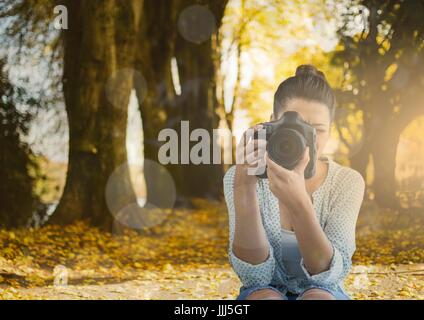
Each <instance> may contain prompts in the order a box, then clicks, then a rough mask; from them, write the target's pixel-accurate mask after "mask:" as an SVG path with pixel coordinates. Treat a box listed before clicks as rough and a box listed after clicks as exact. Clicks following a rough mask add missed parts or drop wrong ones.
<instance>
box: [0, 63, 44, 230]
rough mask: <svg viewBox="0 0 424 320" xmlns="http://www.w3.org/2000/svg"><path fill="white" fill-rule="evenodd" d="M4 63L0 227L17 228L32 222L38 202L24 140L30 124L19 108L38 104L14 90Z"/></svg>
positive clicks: (0, 118) (0, 117)
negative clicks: (21, 105)
mask: <svg viewBox="0 0 424 320" xmlns="http://www.w3.org/2000/svg"><path fill="white" fill-rule="evenodd" d="M4 68H5V62H4V61H3V60H0V150H1V152H0V177H1V183H0V225H2V226H7V227H18V226H22V225H25V224H27V223H28V222H29V220H30V219H31V217H32V215H33V213H34V211H35V210H36V207H37V205H38V202H39V199H38V198H37V196H36V195H35V194H34V184H35V178H36V177H35V176H34V175H31V173H32V174H34V173H35V172H37V170H36V169H37V168H36V163H35V161H34V157H33V154H32V152H31V149H30V148H29V146H28V144H27V143H26V142H24V137H25V135H26V134H27V133H28V125H29V121H30V120H31V116H30V113H29V112H22V111H19V109H18V106H17V105H18V104H26V105H27V106H34V105H35V101H34V100H32V99H29V98H27V97H26V94H25V92H24V91H23V90H22V89H20V88H17V87H15V86H13V85H12V84H11V83H10V82H9V79H8V75H7V73H6V71H5V70H4Z"/></svg>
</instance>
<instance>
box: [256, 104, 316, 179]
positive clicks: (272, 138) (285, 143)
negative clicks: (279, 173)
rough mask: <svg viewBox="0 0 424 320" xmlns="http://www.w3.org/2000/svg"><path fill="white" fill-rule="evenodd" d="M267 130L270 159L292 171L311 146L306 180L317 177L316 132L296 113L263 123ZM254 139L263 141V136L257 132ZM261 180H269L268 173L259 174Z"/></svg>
mask: <svg viewBox="0 0 424 320" xmlns="http://www.w3.org/2000/svg"><path fill="white" fill-rule="evenodd" d="M261 125H262V126H263V128H262V130H265V139H266V141H267V145H266V151H267V153H268V157H269V158H270V159H271V160H272V161H274V162H275V163H277V164H278V165H280V166H282V167H283V168H286V169H288V170H292V169H294V168H295V167H296V165H297V164H298V163H299V161H300V160H301V159H302V155H303V153H304V152H305V149H306V147H307V146H309V159H310V160H309V163H308V165H307V167H306V168H305V173H304V176H305V179H309V178H311V177H312V176H314V175H315V170H316V152H317V150H316V130H315V128H314V127H312V126H311V125H309V124H308V123H306V122H305V121H303V119H302V118H301V117H300V115H299V114H298V113H297V112H295V111H286V112H285V113H284V114H283V116H282V117H281V118H280V119H278V120H275V121H271V122H265V123H261ZM253 138H254V139H261V138H262V139H263V134H262V135H261V134H259V131H256V132H255V134H254V136H253ZM257 176H258V177H259V178H263V179H264V178H267V173H266V170H265V173H263V174H258V175H257Z"/></svg>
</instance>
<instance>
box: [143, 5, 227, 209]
mask: <svg viewBox="0 0 424 320" xmlns="http://www.w3.org/2000/svg"><path fill="white" fill-rule="evenodd" d="M194 4H204V5H209V8H210V10H211V11H212V12H213V13H214V16H215V18H216V21H217V25H218V26H219V25H220V22H221V20H222V17H223V13H224V9H225V6H226V4H227V1H219V2H215V1H200V2H198V1H197V2H196V1H192V0H190V1H188V0H180V1H173V2H171V3H170V2H169V1H164V0H161V1H157V2H155V3H151V2H146V3H145V7H144V17H145V18H144V19H143V21H144V22H146V23H145V25H144V26H143V28H142V34H143V36H142V37H141V38H140V42H139V49H138V52H137V60H136V66H137V70H140V71H141V73H142V74H143V76H144V77H145V78H146V81H147V83H148V90H147V95H146V96H145V97H144V99H139V102H140V111H141V115H142V120H143V134H144V155H145V158H148V159H151V160H154V161H158V159H157V155H158V150H159V148H160V143H159V141H158V134H159V132H160V130H161V129H164V128H172V129H175V130H177V132H180V123H181V121H182V120H189V121H190V128H191V129H195V128H204V129H206V130H207V131H208V132H209V133H210V136H211V137H212V129H213V128H217V127H218V121H219V119H218V117H217V115H216V113H215V111H216V110H215V109H216V105H217V100H216V87H215V81H216V79H215V67H214V61H213V59H214V52H213V50H212V41H211V39H209V40H207V41H206V42H204V43H202V44H192V43H190V42H188V41H187V40H185V39H183V38H182V37H181V36H179V35H178V28H177V21H178V17H179V14H180V13H181V11H182V10H183V9H184V8H186V7H188V6H189V5H194ZM146 42H148V44H146ZM173 57H175V58H176V60H177V64H178V69H179V70H178V71H179V79H180V83H181V87H182V88H181V89H182V92H181V95H177V94H176V92H175V89H174V86H173V81H172V73H171V60H172V58H173ZM140 97H141V95H140ZM179 151H180V150H179ZM211 154H212V152H211ZM166 167H167V169H168V170H169V171H170V173H171V175H172V177H173V179H174V182H175V184H176V188H177V195H178V202H179V203H180V204H189V201H188V199H189V198H190V197H193V196H200V197H204V196H211V197H214V198H216V197H218V195H219V190H220V186H221V178H222V166H221V165H216V166H214V165H198V166H195V165H190V164H178V165H175V164H173V165H167V166H166ZM150 174H151V173H150V172H148V171H145V178H146V186H147V201H149V202H152V203H153V204H154V203H155V202H157V201H160V199H157V197H158V196H160V190H161V186H160V183H159V182H158V181H157V179H154V177H151V176H149V175H150Z"/></svg>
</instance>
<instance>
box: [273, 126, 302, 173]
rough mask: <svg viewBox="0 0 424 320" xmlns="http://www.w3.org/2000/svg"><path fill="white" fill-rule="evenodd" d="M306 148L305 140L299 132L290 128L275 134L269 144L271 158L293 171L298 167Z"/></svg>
mask: <svg viewBox="0 0 424 320" xmlns="http://www.w3.org/2000/svg"><path fill="white" fill-rule="evenodd" d="M305 148H306V140H305V138H304V137H303V136H302V135H301V134H300V133H299V132H298V131H296V130H293V129H288V128H282V129H280V130H277V131H276V132H274V133H273V134H272V135H271V137H270V139H269V141H268V144H267V151H268V155H269V157H270V158H271V159H272V160H273V161H274V162H275V163H277V164H279V165H280V166H282V167H284V168H287V169H293V168H294V167H295V166H296V165H297V163H298V162H299V161H300V159H301V157H302V155H303V152H304V150H305Z"/></svg>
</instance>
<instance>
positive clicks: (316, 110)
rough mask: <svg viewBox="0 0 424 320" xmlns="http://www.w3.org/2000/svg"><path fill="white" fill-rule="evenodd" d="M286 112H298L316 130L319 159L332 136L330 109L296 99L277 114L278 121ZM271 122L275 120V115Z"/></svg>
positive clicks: (319, 104) (318, 103)
mask: <svg viewBox="0 0 424 320" xmlns="http://www.w3.org/2000/svg"><path fill="white" fill-rule="evenodd" d="M286 111H296V112H297V113H299V115H300V116H301V117H302V118H303V120H304V121H306V122H307V123H308V124H310V125H311V126H313V127H314V128H315V129H316V133H317V136H316V140H317V156H318V158H319V157H320V156H321V155H322V152H323V150H324V148H325V145H326V144H327V141H328V138H329V136H330V122H331V121H330V111H329V109H328V107H327V106H326V105H325V104H322V103H320V102H315V101H308V100H304V99H301V98H295V99H291V100H289V102H288V103H287V106H286V107H285V108H284V109H283V110H281V111H280V112H279V113H278V114H277V119H279V118H281V116H282V115H283V113H284V112H286ZM271 120H275V117H274V115H272V117H271Z"/></svg>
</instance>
